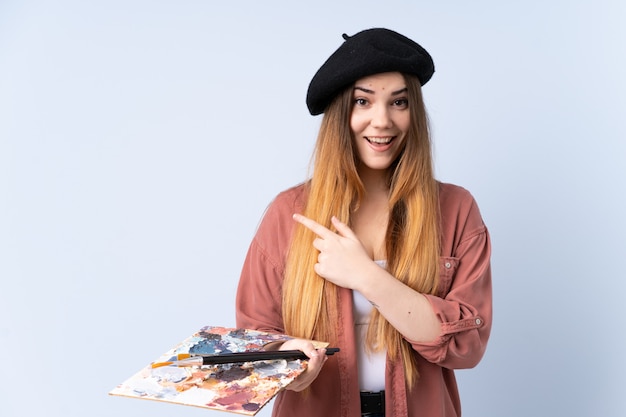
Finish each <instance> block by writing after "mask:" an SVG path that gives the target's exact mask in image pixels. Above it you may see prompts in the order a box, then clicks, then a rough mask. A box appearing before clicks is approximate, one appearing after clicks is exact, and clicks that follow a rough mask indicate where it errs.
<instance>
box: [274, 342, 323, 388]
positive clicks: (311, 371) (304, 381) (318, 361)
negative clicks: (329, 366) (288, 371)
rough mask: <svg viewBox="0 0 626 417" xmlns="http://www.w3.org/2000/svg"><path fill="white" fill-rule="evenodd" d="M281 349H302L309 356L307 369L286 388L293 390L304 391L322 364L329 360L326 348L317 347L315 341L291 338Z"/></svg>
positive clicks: (313, 379)
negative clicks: (314, 344)
mask: <svg viewBox="0 0 626 417" xmlns="http://www.w3.org/2000/svg"><path fill="white" fill-rule="evenodd" d="M280 350H300V351H302V352H303V353H304V354H305V355H307V356H308V357H309V361H308V362H309V363H308V365H307V368H306V371H304V372H303V373H301V374H300V375H299V376H298V377H297V378H296V379H294V381H293V382H292V383H291V384H289V385H287V387H286V388H285V389H288V390H292V391H302V390H304V389H305V388H307V387H308V386H309V385H311V383H312V382H313V381H315V378H317V376H318V375H319V373H320V371H321V370H322V366H324V363H325V362H326V361H327V360H328V357H327V356H326V349H324V348H321V349H315V346H313V343H311V342H310V341H309V340H305V339H291V340H288V341H286V342H285V343H283V344H282V346H281V347H280Z"/></svg>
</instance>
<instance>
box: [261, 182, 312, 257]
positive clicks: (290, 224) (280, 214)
mask: <svg viewBox="0 0 626 417" xmlns="http://www.w3.org/2000/svg"><path fill="white" fill-rule="evenodd" d="M305 197H306V185H305V184H299V185H296V186H294V187H291V188H289V189H286V190H284V191H282V192H280V193H279V194H278V195H276V197H275V198H274V199H273V200H272V201H271V202H270V204H269V205H268V206H267V209H266V210H265V213H263V216H262V219H261V223H260V224H259V227H258V229H257V232H256V236H255V242H256V243H257V244H258V245H260V246H261V247H263V248H265V249H266V250H268V251H272V250H274V249H276V250H278V251H279V252H283V251H284V250H286V245H287V244H288V242H289V241H290V238H291V233H292V232H293V228H294V223H295V221H294V220H293V214H294V213H300V212H302V208H303V207H304V201H305Z"/></svg>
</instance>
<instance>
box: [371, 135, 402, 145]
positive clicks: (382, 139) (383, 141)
mask: <svg viewBox="0 0 626 417" xmlns="http://www.w3.org/2000/svg"><path fill="white" fill-rule="evenodd" d="M394 138H395V136H365V139H366V140H367V141H368V142H369V143H373V144H375V145H387V144H389V143H391V141H392V140H394Z"/></svg>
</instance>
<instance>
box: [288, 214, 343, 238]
mask: <svg viewBox="0 0 626 417" xmlns="http://www.w3.org/2000/svg"><path fill="white" fill-rule="evenodd" d="M293 219H294V220H295V221H297V222H298V223H300V224H301V225H303V226H304V227H306V228H307V229H309V230H310V231H312V232H313V233H315V234H316V235H318V236H319V237H321V238H326V237H328V236H329V235H331V234H334V233H333V232H332V231H330V230H329V229H327V228H326V227H324V226H322V225H321V224H319V223H318V222H316V221H315V220H313V219H309V218H308V217H305V216H303V215H302V214H298V213H296V214H294V215H293Z"/></svg>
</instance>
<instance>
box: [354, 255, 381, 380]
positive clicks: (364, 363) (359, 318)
mask: <svg viewBox="0 0 626 417" xmlns="http://www.w3.org/2000/svg"><path fill="white" fill-rule="evenodd" d="M376 263H377V264H378V265H380V266H381V267H383V268H384V267H385V265H386V262H385V261H376ZM352 301H353V305H354V334H355V336H356V348H357V349H356V351H357V363H358V366H359V388H360V389H361V391H373V392H378V391H382V390H384V389H385V363H386V358H387V353H386V352H375V353H367V352H366V351H365V336H366V335H367V327H368V325H369V320H370V313H371V312H372V310H373V309H374V307H373V306H372V304H371V303H370V302H369V301H367V299H366V298H365V297H364V296H363V295H362V294H361V293H360V292H358V291H352Z"/></svg>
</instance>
